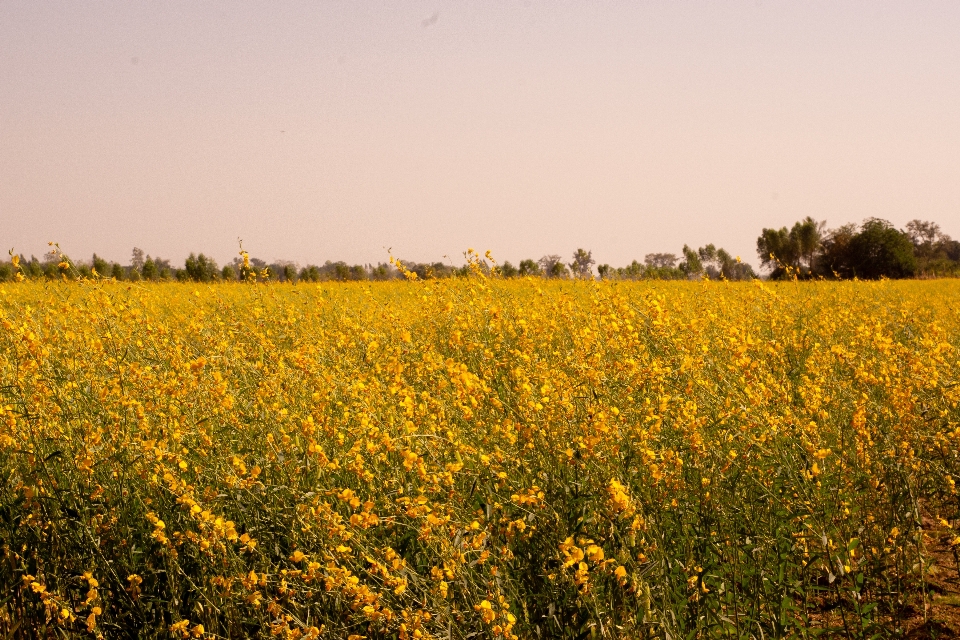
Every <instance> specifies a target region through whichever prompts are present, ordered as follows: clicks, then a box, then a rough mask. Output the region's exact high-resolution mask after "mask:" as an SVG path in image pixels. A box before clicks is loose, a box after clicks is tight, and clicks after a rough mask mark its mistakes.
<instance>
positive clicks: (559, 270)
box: [537, 255, 567, 278]
mask: <svg viewBox="0 0 960 640" xmlns="http://www.w3.org/2000/svg"><path fill="white" fill-rule="evenodd" d="M537 264H539V265H540V270H541V272H542V273H543V275H544V276H546V277H548V278H563V277H564V276H566V275H567V267H566V266H565V265H564V264H563V261H562V260H561V259H560V256H558V255H546V256H543V257H542V258H540V259H539V260H538V261H537Z"/></svg>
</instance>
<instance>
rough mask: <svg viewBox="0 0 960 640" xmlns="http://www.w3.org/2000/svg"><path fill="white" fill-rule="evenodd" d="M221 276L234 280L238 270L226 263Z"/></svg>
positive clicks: (225, 279)
mask: <svg viewBox="0 0 960 640" xmlns="http://www.w3.org/2000/svg"><path fill="white" fill-rule="evenodd" d="M144 271H146V264H144ZM220 277H221V278H223V280H224V281H225V282H233V281H234V280H236V279H237V272H236V271H234V270H233V265H229V264H225V265H223V270H221V271H220Z"/></svg>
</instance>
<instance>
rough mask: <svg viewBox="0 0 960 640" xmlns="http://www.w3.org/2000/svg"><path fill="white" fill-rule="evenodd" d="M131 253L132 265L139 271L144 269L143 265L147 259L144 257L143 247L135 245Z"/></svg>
mask: <svg viewBox="0 0 960 640" xmlns="http://www.w3.org/2000/svg"><path fill="white" fill-rule="evenodd" d="M131 253H132V255H131V257H130V266H131V267H133V268H134V269H136V270H137V271H143V265H144V264H145V261H144V259H143V249H140V248H138V247H134V248H133V251H132V252H131Z"/></svg>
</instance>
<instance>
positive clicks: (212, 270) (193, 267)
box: [183, 253, 220, 282]
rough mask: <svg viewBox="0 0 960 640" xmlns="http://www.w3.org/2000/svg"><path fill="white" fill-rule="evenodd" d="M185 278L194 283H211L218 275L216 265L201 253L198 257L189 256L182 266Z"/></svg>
mask: <svg viewBox="0 0 960 640" xmlns="http://www.w3.org/2000/svg"><path fill="white" fill-rule="evenodd" d="M183 270H184V271H185V272H186V274H187V278H188V279H190V280H193V281H194V282H211V281H213V280H216V279H217V276H219V275H220V273H219V269H218V268H217V263H216V262H214V260H213V259H212V258H208V257H207V256H205V255H203V254H202V253H201V254H200V255H198V256H195V255H194V254H192V253H191V254H190V255H189V256H188V257H187V259H186V261H185V262H184V264H183Z"/></svg>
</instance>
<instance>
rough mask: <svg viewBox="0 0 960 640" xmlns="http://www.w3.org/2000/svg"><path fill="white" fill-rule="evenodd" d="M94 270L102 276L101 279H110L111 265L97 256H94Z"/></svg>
mask: <svg viewBox="0 0 960 640" xmlns="http://www.w3.org/2000/svg"><path fill="white" fill-rule="evenodd" d="M93 268H94V269H95V270H96V271H97V273H98V274H100V276H101V277H104V278H109V277H110V263H109V262H107V261H106V260H104V259H103V258H101V257H100V256H98V255H97V254H93Z"/></svg>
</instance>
